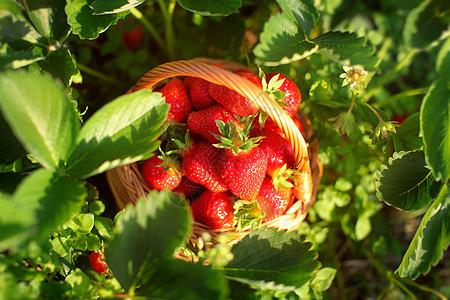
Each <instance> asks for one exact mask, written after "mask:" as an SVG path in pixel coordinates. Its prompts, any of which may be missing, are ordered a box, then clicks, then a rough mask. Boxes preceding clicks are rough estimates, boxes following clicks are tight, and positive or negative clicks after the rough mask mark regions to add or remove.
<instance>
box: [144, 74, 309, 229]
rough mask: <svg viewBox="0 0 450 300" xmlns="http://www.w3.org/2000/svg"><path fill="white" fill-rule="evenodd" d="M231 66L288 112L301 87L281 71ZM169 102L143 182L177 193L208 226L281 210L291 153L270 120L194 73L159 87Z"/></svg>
mask: <svg viewBox="0 0 450 300" xmlns="http://www.w3.org/2000/svg"><path fill="white" fill-rule="evenodd" d="M234 73H235V74H237V75H239V76H241V77H243V78H245V79H247V80H249V81H250V82H251V84H255V85H257V86H258V87H260V88H261V89H262V90H264V91H265V92H266V93H268V94H269V95H270V96H271V97H272V98H274V99H275V100H276V101H278V102H279V103H280V105H281V107H282V108H283V109H284V110H285V112H286V113H287V114H288V115H289V116H290V117H291V118H292V119H293V120H294V121H295V123H296V124H298V127H299V129H300V131H303V126H302V123H301V121H300V120H299V119H298V118H297V117H296V116H295V114H296V112H297V110H298V108H299V105H300V102H301V95H300V91H299V89H298V87H297V85H296V84H295V83H294V82H293V81H292V80H290V79H289V78H287V77H286V76H284V75H282V74H274V73H271V74H267V75H264V74H263V73H261V74H260V76H261V78H260V77H258V76H257V75H255V74H253V73H251V72H249V71H247V70H240V71H235V72H234ZM159 92H161V93H162V95H163V96H164V97H165V101H166V103H168V104H170V110H169V113H168V122H167V124H168V128H167V129H166V131H165V133H164V134H163V136H162V137H161V147H160V155H155V156H153V157H151V158H150V159H148V160H146V161H145V162H144V163H143V164H142V165H141V173H142V176H143V178H144V180H145V181H146V182H147V183H148V185H149V186H150V187H151V188H153V189H157V190H171V191H174V192H177V193H182V194H183V195H184V196H185V197H186V198H187V199H189V200H190V203H191V209H192V213H193V216H194V218H195V219H196V220H197V221H199V222H201V223H203V224H205V225H207V226H209V227H211V228H213V229H221V228H230V227H237V229H239V230H240V229H242V228H244V227H246V226H248V225H251V226H252V227H253V228H254V227H257V226H259V225H260V224H261V223H262V222H266V221H269V220H272V219H274V218H276V217H278V216H280V215H282V214H284V213H285V212H286V210H287V209H288V208H289V207H290V206H291V205H292V203H293V201H294V196H293V193H292V188H293V186H294V184H295V182H294V181H295V179H294V178H295V173H296V172H298V171H296V170H294V169H293V166H294V154H293V150H292V147H291V145H290V143H289V141H288V140H287V139H286V138H285V135H284V133H283V132H282V131H281V130H280V129H279V128H278V126H277V125H276V124H275V122H274V121H272V120H271V119H270V118H267V114H265V113H264V112H262V111H260V110H259V109H258V108H257V107H256V106H255V105H254V104H253V103H252V102H251V101H250V100H248V99H246V98H245V97H243V96H241V95H240V94H238V93H237V92H236V91H233V90H231V89H229V88H227V87H224V86H221V85H216V84H213V83H210V82H208V81H205V80H203V79H200V78H195V77H184V78H183V79H179V78H174V79H171V80H170V81H169V82H168V83H167V84H165V86H164V87H163V88H162V89H160V90H159Z"/></svg>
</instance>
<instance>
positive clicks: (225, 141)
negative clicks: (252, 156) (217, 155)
mask: <svg viewBox="0 0 450 300" xmlns="http://www.w3.org/2000/svg"><path fill="white" fill-rule="evenodd" d="M253 119H254V118H249V119H248V120H247V121H246V122H245V126H244V128H243V129H239V128H237V126H236V123H235V122H233V121H231V120H229V121H227V122H226V123H224V122H223V121H221V120H216V125H217V128H218V129H219V132H220V133H221V134H214V136H215V137H216V139H218V140H219V141H220V143H217V144H213V146H215V147H217V148H227V149H231V151H233V153H234V155H238V154H239V153H241V152H243V151H247V150H250V149H252V148H253V147H256V146H258V142H259V141H260V140H261V139H262V138H263V137H254V138H249V137H248V136H249V132H250V129H251V128H252V122H253Z"/></svg>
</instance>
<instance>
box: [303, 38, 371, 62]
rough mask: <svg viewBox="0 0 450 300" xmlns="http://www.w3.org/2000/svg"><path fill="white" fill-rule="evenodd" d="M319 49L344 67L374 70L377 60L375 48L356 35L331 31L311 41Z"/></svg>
mask: <svg viewBox="0 0 450 300" xmlns="http://www.w3.org/2000/svg"><path fill="white" fill-rule="evenodd" d="M311 42H313V43H315V44H316V45H318V47H319V51H320V53H322V54H323V55H325V56H327V57H328V58H330V59H331V60H334V61H336V62H338V63H340V64H342V65H347V66H350V65H351V66H354V65H361V66H363V67H364V69H365V70H373V67H374V66H375V64H376V62H377V58H376V57H375V56H374V55H373V54H374V53H375V48H374V47H372V46H369V45H366V41H365V39H364V38H359V37H357V36H356V34H355V33H349V32H340V31H330V32H327V33H325V34H322V35H319V36H318V37H316V38H314V39H312V40H311Z"/></svg>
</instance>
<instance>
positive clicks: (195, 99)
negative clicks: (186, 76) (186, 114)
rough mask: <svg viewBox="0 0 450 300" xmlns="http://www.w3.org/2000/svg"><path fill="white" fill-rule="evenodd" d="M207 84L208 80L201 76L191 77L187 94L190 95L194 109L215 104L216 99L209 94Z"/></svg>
mask: <svg viewBox="0 0 450 300" xmlns="http://www.w3.org/2000/svg"><path fill="white" fill-rule="evenodd" d="M209 84H210V83H209V82H208V81H206V80H204V79H201V78H194V79H193V81H192V85H191V88H190V90H189V95H190V96H191V103H192V105H193V106H194V107H195V109H197V110H202V109H205V108H207V107H210V106H213V105H215V104H217V102H216V100H214V99H213V98H212V97H211V95H210V94H209V91H208V87H209Z"/></svg>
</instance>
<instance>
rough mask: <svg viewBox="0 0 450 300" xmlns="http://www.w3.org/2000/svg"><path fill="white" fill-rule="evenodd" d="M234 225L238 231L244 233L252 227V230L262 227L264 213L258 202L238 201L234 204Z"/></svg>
mask: <svg viewBox="0 0 450 300" xmlns="http://www.w3.org/2000/svg"><path fill="white" fill-rule="evenodd" d="M233 208H234V224H233V226H236V230H237V231H242V230H244V229H245V228H246V227H248V226H250V227H251V229H252V230H254V229H256V228H258V227H259V226H261V223H262V220H263V218H264V215H265V213H264V211H263V210H262V209H261V208H260V206H259V204H258V202H257V201H256V200H251V201H249V200H237V201H236V202H235V203H234V206H233Z"/></svg>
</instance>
